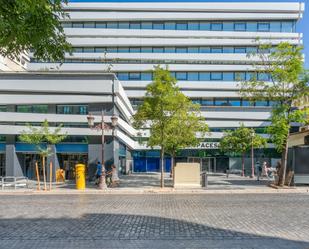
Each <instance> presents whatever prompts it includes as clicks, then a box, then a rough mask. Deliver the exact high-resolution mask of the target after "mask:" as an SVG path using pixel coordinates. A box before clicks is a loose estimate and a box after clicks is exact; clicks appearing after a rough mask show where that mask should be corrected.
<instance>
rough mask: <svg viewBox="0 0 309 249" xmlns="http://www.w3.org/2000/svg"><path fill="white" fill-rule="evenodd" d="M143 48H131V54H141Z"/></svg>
mask: <svg viewBox="0 0 309 249" xmlns="http://www.w3.org/2000/svg"><path fill="white" fill-rule="evenodd" d="M140 52H141V48H130V53H140Z"/></svg>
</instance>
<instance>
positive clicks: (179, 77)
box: [176, 72, 187, 80]
mask: <svg viewBox="0 0 309 249" xmlns="http://www.w3.org/2000/svg"><path fill="white" fill-rule="evenodd" d="M176 79H177V80H187V73H185V72H176Z"/></svg>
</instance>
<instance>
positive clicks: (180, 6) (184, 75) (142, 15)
mask: <svg viewBox="0 0 309 249" xmlns="http://www.w3.org/2000/svg"><path fill="white" fill-rule="evenodd" d="M64 8H65V10H66V11H67V12H68V13H69V15H70V19H66V20H63V27H64V29H65V33H66V34H67V37H68V41H69V42H70V43H71V44H72V46H73V50H74V53H73V54H72V55H69V54H67V55H66V59H65V62H64V63H63V64H61V65H60V64H57V63H48V62H40V61H36V60H35V59H34V58H32V59H31V63H30V64H29V70H30V71H52V72H55V73H56V72H59V71H60V72H85V73H88V74H91V73H99V72H112V73H114V74H115V75H116V76H117V78H118V80H119V81H120V85H122V86H123V88H124V92H125V95H126V96H127V97H128V99H129V100H130V103H131V105H132V106H133V108H134V109H136V107H137V106H138V105H139V104H140V103H142V100H143V97H144V95H145V89H146V86H147V84H149V83H150V82H151V80H152V72H151V70H153V68H154V66H156V65H161V66H163V67H165V66H167V67H168V68H169V70H170V71H171V73H172V74H173V76H175V78H176V79H177V80H178V85H179V87H180V89H181V90H182V91H183V92H184V94H186V95H187V96H188V97H189V98H191V99H192V100H193V101H194V102H195V103H199V104H200V105H201V110H202V114H203V115H204V116H205V121H206V122H207V123H208V125H209V127H210V131H211V134H210V135H209V136H207V138H205V141H204V142H203V143H201V145H200V147H199V148H196V149H187V150H183V151H182V152H181V153H179V155H178V158H177V160H179V161H198V162H201V163H202V166H203V168H204V169H207V170H210V171H215V172H220V171H224V170H225V169H226V168H228V167H230V168H233V167H235V165H237V164H238V162H239V158H237V156H232V155H226V154H224V153H222V152H220V151H219V149H218V143H219V142H220V139H221V137H222V135H223V133H224V130H228V129H236V128H237V127H239V126H240V124H241V123H243V124H244V125H245V126H247V127H252V128H254V129H255V130H256V132H257V133H259V134H262V135H265V136H267V135H266V134H264V133H265V132H264V130H265V127H267V126H268V125H269V118H270V114H271V113H270V112H271V108H272V105H273V103H271V102H267V101H257V102H255V103H251V102H249V101H247V100H245V99H242V98H241V97H240V95H239V81H241V80H247V79H250V78H251V77H257V78H258V79H260V80H266V81H267V80H270V79H269V76H268V75H267V74H263V73H256V72H255V68H254V65H255V64H256V63H258V62H259V59H258V58H257V57H250V58H249V57H248V56H247V53H250V52H253V53H254V52H259V51H258V48H257V47H258V42H259V43H267V44H272V45H273V46H275V45H277V44H278V43H280V42H283V41H287V42H289V43H291V44H293V45H295V46H297V45H301V44H302V34H300V33H297V32H296V25H297V21H298V20H299V19H301V18H302V14H303V12H304V4H303V3H265V2H264V3H236V2H235V3H215V4H214V3H209V2H208V3H202V2H198V3H197V2H196V3H195V2H190V3H168V2H148V3H130V2H127V3H113V2H98V1H96V2H78V3H73V2H71V3H69V4H68V5H67V6H64ZM257 39H258V42H257ZM266 52H270V50H269V51H266ZM30 56H31V54H30ZM85 86H87V83H85ZM61 101H62V100H61ZM61 101H60V100H59V102H58V103H57V105H59V106H61V105H62V106H64V107H63V108H66V106H67V105H72V106H74V105H75V104H74V103H73V102H72V103H70V102H67V101H66V102H65V103H64V102H61ZM89 103H90V104H89ZM91 103H93V101H90V102H89V101H88V100H87V101H85V102H84V103H83V104H84V105H85V106H87V105H89V106H88V109H85V110H86V111H85V112H84V113H76V114H79V115H83V116H84V119H85V117H86V115H87V114H88V113H89V112H91V105H92V104H91ZM2 104H3V105H6V104H5V103H2ZM28 104H29V105H30V104H31V103H30V102H29V103H28ZM37 104H38V103H37V102H36V103H33V107H31V108H29V109H28V110H26V111H25V109H24V111H25V112H32V111H34V109H35V108H36V107H35V105H37ZM40 104H46V103H45V102H44V100H42V102H41V103H40ZM12 108H13V107H12ZM14 108H15V109H14ZM14 108H13V109H14V111H15V112H19V111H18V109H16V108H18V106H15V107H14ZM33 108H34V109H33ZM72 108H74V107H72ZM76 108H78V107H76ZM13 109H12V110H13ZM59 110H61V109H60V107H59ZM48 112H49V111H48ZM53 112H54V113H56V112H58V109H57V110H56V109H54V110H53ZM58 115H60V113H58ZM127 124H128V127H129V126H130V121H129V120H128V121H127ZM130 129H131V131H132V132H133V129H132V127H131V128H130ZM0 133H1V131H0ZM2 133H3V132H2ZM133 133H134V132H133ZM133 133H132V134H131V138H132V139H133V141H134V140H135V143H134V144H135V145H134V146H129V143H128V142H126V141H125V140H121V141H122V143H123V146H125V147H126V146H127V147H128V148H130V149H129V150H127V151H130V153H131V155H132V159H133V170H134V171H156V170H158V168H159V159H158V156H159V154H158V152H157V151H155V150H150V149H149V148H146V147H143V146H140V145H138V143H137V142H136V141H137V138H136V135H134V134H133ZM142 135H143V136H147V132H145V133H142ZM148 135H149V134H148ZM73 137H74V136H73V135H72V141H73V140H74V138H73ZM256 157H257V158H259V159H261V160H269V162H271V159H272V158H273V159H274V158H277V157H278V155H276V153H275V151H274V150H273V149H271V148H269V149H267V150H263V151H256ZM249 161H250V160H249V158H248V166H249ZM166 162H167V165H169V164H170V163H169V159H168V157H167V159H166ZM167 168H169V166H167Z"/></svg>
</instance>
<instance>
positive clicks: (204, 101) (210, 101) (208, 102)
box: [201, 99, 214, 106]
mask: <svg viewBox="0 0 309 249" xmlns="http://www.w3.org/2000/svg"><path fill="white" fill-rule="evenodd" d="M201 105H202V106H213V105H214V100H213V99H202V100H201Z"/></svg>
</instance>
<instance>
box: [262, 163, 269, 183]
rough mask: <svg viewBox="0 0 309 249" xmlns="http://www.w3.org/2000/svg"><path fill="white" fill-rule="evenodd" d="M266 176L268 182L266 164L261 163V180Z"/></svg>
mask: <svg viewBox="0 0 309 249" xmlns="http://www.w3.org/2000/svg"><path fill="white" fill-rule="evenodd" d="M264 176H266V178H267V179H268V180H270V178H269V175H268V167H267V162H263V166H262V175H261V178H262V177H264Z"/></svg>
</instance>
